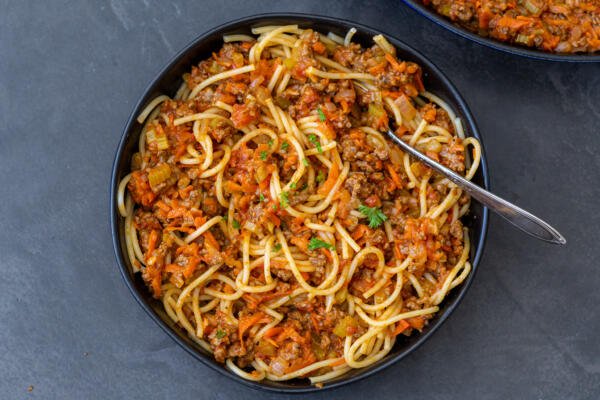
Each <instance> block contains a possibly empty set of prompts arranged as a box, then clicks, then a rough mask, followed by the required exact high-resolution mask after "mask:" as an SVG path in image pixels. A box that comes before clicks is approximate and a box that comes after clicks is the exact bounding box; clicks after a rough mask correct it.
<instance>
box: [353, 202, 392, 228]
mask: <svg viewBox="0 0 600 400" xmlns="http://www.w3.org/2000/svg"><path fill="white" fill-rule="evenodd" d="M358 211H360V213H361V214H362V215H364V216H365V217H367V218H368V219H369V228H377V227H379V225H381V224H382V223H383V221H385V220H387V217H386V216H385V214H384V213H383V212H382V211H381V210H380V209H379V208H377V207H367V206H365V205H364V204H361V205H360V206H358Z"/></svg>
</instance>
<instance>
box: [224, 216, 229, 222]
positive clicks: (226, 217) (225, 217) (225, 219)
mask: <svg viewBox="0 0 600 400" xmlns="http://www.w3.org/2000/svg"><path fill="white" fill-rule="evenodd" d="M228 218H229V215H227V214H225V215H223V221H225V222H227V219H228Z"/></svg>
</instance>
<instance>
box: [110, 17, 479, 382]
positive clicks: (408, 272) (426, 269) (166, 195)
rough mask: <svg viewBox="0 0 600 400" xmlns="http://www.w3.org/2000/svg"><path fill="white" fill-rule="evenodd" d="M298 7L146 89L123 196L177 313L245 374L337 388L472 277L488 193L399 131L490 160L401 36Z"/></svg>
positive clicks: (155, 276)
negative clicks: (175, 80)
mask: <svg viewBox="0 0 600 400" xmlns="http://www.w3.org/2000/svg"><path fill="white" fill-rule="evenodd" d="M277 22H278V21H277ZM291 22H292V23H286V24H276V23H273V24H266V23H263V24H260V25H259V26H254V27H252V29H250V30H248V32H246V33H237V32H234V33H228V32H224V33H226V34H225V35H223V36H222V42H221V43H220V44H219V45H216V44H215V45H213V46H214V51H213V52H212V54H211V53H209V54H211V55H210V56H205V57H203V58H202V59H201V60H200V61H199V62H194V63H193V66H190V64H188V65H187V71H184V73H183V74H182V78H181V80H180V82H181V84H180V86H179V88H178V89H177V90H173V96H172V97H170V96H168V95H167V94H166V93H165V94H157V95H156V96H154V97H153V98H151V99H148V101H146V102H145V104H144V106H143V107H142V108H140V112H139V113H137V115H136V120H137V122H136V123H137V124H139V127H140V130H139V138H138V140H137V141H136V143H135V145H134V144H133V143H131V144H130V147H131V148H130V165H129V171H127V172H128V173H126V174H122V175H121V177H120V179H119V181H118V183H117V184H116V187H115V199H114V201H115V208H116V211H117V212H118V213H119V214H120V217H117V218H120V219H121V224H122V235H121V237H122V242H120V243H119V246H120V248H121V249H123V253H124V258H125V259H126V260H127V262H128V268H130V271H129V274H135V275H137V276H138V278H137V279H138V281H140V280H141V282H142V283H143V286H144V289H143V290H145V291H146V293H147V294H148V295H151V296H152V297H153V298H154V299H155V300H154V301H155V304H156V303H159V304H160V306H162V311H163V312H164V316H166V318H168V319H170V323H171V326H174V327H177V329H178V330H180V331H182V332H185V334H186V335H187V337H188V339H189V340H190V341H191V342H193V343H195V345H196V346H198V347H200V348H202V349H204V350H205V351H206V352H208V353H211V354H212V357H213V358H214V360H215V361H216V362H217V363H221V364H222V365H224V366H225V367H226V368H227V370H229V371H230V372H231V373H233V374H235V375H237V376H239V377H241V378H242V379H244V380H247V381H251V382H263V381H268V382H287V381H292V382H293V383H292V384H293V385H298V382H302V381H306V380H308V381H309V383H310V384H312V385H315V387H322V386H323V385H324V384H325V385H328V384H329V383H330V382H336V381H337V382H339V381H340V379H344V377H345V376H346V375H349V374H352V373H356V371H361V370H364V369H366V370H369V369H373V368H374V367H376V366H378V365H382V362H385V361H387V360H388V359H389V356H390V353H391V352H392V350H393V348H394V347H395V346H394V344H395V343H396V342H397V341H398V338H400V340H401V341H405V340H406V341H408V340H410V338H411V337H414V336H425V335H426V334H427V333H428V332H430V331H431V328H430V326H429V325H430V321H433V320H436V318H438V317H437V316H438V314H439V312H440V307H443V304H444V303H445V298H446V297H447V296H449V295H450V293H451V292H452V290H453V289H454V288H455V287H457V286H458V287H461V284H463V282H464V281H465V280H469V279H470V277H471V275H472V274H471V271H472V265H473V264H472V262H474V260H473V258H472V255H473V254H474V252H473V251H472V248H473V247H475V246H472V245H471V239H470V238H471V237H472V235H471V234H470V233H469V231H468V228H467V227H466V226H464V224H463V222H462V217H463V216H465V215H467V214H469V210H470V208H471V202H470V199H469V198H468V197H467V196H466V195H464V194H463V193H461V191H460V190H459V189H458V188H456V187H454V186H453V185H452V184H451V183H450V182H448V181H447V180H445V179H443V178H442V177H440V176H437V175H436V174H435V173H433V172H432V171H431V170H429V169H428V168H426V167H425V166H424V165H422V164H421V163H419V162H417V161H414V160H411V159H410V157H409V156H408V155H407V154H404V153H402V152H401V151H400V150H399V149H398V148H397V147H395V146H394V145H393V144H392V143H391V142H390V141H388V140H387V139H386V137H385V134H384V133H383V132H384V131H385V130H387V129H388V128H389V127H391V128H392V129H393V130H394V132H395V134H396V135H398V136H399V137H401V138H402V139H403V140H406V141H408V142H410V143H411V144H413V145H414V146H416V147H417V148H418V149H420V150H421V151H423V152H425V153H426V154H428V155H429V156H430V157H432V158H434V159H437V160H439V161H440V162H442V163H443V164H445V165H447V166H448V167H450V168H452V169H453V170H455V171H457V172H459V173H461V174H464V175H465V176H466V177H467V178H469V179H471V178H473V177H475V176H476V174H478V173H479V176H480V177H481V172H478V170H479V169H480V168H484V166H481V164H482V158H481V146H480V144H479V141H478V140H477V138H475V137H472V136H470V137H467V136H465V131H464V129H463V126H462V120H461V118H460V117H458V116H457V115H456V113H455V111H454V110H453V109H452V107H451V106H450V105H449V104H448V103H447V102H445V101H444V100H442V99H441V98H440V97H438V96H436V95H435V94H433V93H430V92H428V91H427V90H426V88H425V84H424V79H423V69H422V67H421V65H420V63H418V62H415V61H411V60H407V59H404V58H403V57H401V55H400V54H399V52H398V51H397V50H396V47H395V46H394V45H392V43H391V42H390V41H389V40H388V39H387V38H386V37H385V36H384V35H381V34H376V35H372V36H371V38H372V43H371V45H370V46H363V45H362V44H361V43H359V42H354V41H353V36H354V35H355V34H356V33H357V29H355V28H353V27H349V28H348V29H347V31H346V32H345V34H344V36H341V35H337V34H334V33H332V32H326V31H320V30H318V29H315V28H311V29H309V28H306V27H303V26H302V25H303V24H302V23H298V22H296V21H291ZM294 22H295V23H294ZM361 30H362V29H361V28H359V29H358V31H361ZM338 32H339V29H338ZM363 35H364V34H363ZM363 41H364V39H363ZM134 146H135V147H137V148H134ZM484 212H485V210H484ZM482 217H483V219H484V221H480V222H482V223H484V225H485V223H486V222H487V215H486V214H482ZM480 230H483V233H485V228H483V229H481V228H480ZM480 233H481V232H480ZM123 242H124V243H123ZM482 242H483V239H482V238H479V243H476V246H477V247H478V248H480V246H482V244H483V243H482ZM476 257H478V255H476ZM129 276H131V275H129ZM140 278H141V279H140ZM163 318H164V317H163ZM437 321H439V319H437V320H436V323H437ZM421 332H422V333H421ZM355 376H356V375H355ZM305 385H306V384H305ZM275 387H278V386H275Z"/></svg>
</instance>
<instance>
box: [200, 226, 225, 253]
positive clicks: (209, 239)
mask: <svg viewBox="0 0 600 400" xmlns="http://www.w3.org/2000/svg"><path fill="white" fill-rule="evenodd" d="M202 236H204V240H206V242H207V243H208V244H209V245H210V246H212V247H214V248H215V249H217V250H221V246H220V245H219V242H217V239H215V237H214V236H213V234H212V233H211V232H210V231H206V232H204V233H203V234H202Z"/></svg>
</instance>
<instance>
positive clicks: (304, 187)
mask: <svg viewBox="0 0 600 400" xmlns="http://www.w3.org/2000/svg"><path fill="white" fill-rule="evenodd" d="M307 188H308V183H306V182H304V184H303V185H302V187H301V188H300V191H304V190H306V189H307Z"/></svg>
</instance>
